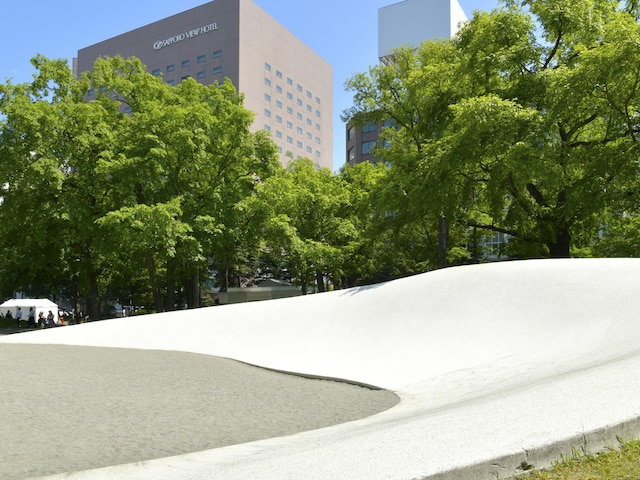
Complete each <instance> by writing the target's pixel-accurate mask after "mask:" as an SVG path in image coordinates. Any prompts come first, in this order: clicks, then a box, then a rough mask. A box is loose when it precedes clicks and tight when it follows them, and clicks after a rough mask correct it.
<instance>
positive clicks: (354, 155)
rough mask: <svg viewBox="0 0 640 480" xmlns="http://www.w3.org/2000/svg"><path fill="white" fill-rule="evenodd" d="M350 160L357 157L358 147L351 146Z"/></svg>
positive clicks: (348, 154)
mask: <svg viewBox="0 0 640 480" xmlns="http://www.w3.org/2000/svg"><path fill="white" fill-rule="evenodd" d="M347 156H348V158H349V161H350V162H353V161H354V160H355V159H356V147H351V148H350V149H349V152H348V153H347Z"/></svg>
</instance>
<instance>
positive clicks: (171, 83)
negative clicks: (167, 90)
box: [167, 80, 176, 85]
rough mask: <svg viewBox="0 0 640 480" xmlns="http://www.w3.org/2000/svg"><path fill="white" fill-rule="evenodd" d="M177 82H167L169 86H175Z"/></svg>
mask: <svg viewBox="0 0 640 480" xmlns="http://www.w3.org/2000/svg"><path fill="white" fill-rule="evenodd" d="M175 84H176V82H175V81H173V80H167V85H175Z"/></svg>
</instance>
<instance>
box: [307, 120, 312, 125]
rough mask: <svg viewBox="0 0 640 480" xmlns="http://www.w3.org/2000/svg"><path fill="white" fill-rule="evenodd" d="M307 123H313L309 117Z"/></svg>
mask: <svg viewBox="0 0 640 480" xmlns="http://www.w3.org/2000/svg"><path fill="white" fill-rule="evenodd" d="M307 125H309V126H311V125H313V122H312V121H311V119H310V118H307Z"/></svg>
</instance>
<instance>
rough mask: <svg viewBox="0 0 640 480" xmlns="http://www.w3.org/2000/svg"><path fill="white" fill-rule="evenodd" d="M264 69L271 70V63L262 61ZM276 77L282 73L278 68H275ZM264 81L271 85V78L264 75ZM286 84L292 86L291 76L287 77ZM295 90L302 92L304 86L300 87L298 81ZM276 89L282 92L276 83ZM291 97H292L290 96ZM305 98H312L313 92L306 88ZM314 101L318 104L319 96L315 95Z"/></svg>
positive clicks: (281, 77) (281, 76) (280, 77)
mask: <svg viewBox="0 0 640 480" xmlns="http://www.w3.org/2000/svg"><path fill="white" fill-rule="evenodd" d="M264 69H265V70H266V71H268V72H270V71H271V64H270V63H268V62H264ZM276 78H279V79H281V80H282V79H283V78H284V77H283V75H282V72H281V71H280V70H276ZM264 83H265V84H266V85H267V86H268V87H270V86H271V79H270V78H267V77H265V79H264ZM287 85H289V86H291V87H293V79H292V78H291V77H287ZM296 90H297V91H298V92H300V93H302V92H303V91H304V88H302V85H300V84H299V83H296ZM276 91H277V92H278V93H282V87H281V86H280V85H276ZM289 95H291V94H290V93H287V96H289ZM290 98H293V97H290ZM307 98H313V94H312V93H311V91H310V90H307ZM316 103H317V104H318V105H319V104H320V103H321V100H320V97H316Z"/></svg>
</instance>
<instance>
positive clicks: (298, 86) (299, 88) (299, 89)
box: [296, 84, 302, 92]
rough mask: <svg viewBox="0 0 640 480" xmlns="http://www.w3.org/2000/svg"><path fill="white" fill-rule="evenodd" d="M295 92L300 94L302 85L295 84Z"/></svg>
mask: <svg viewBox="0 0 640 480" xmlns="http://www.w3.org/2000/svg"><path fill="white" fill-rule="evenodd" d="M296 90H298V91H299V92H302V85H300V84H297V85H296Z"/></svg>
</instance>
